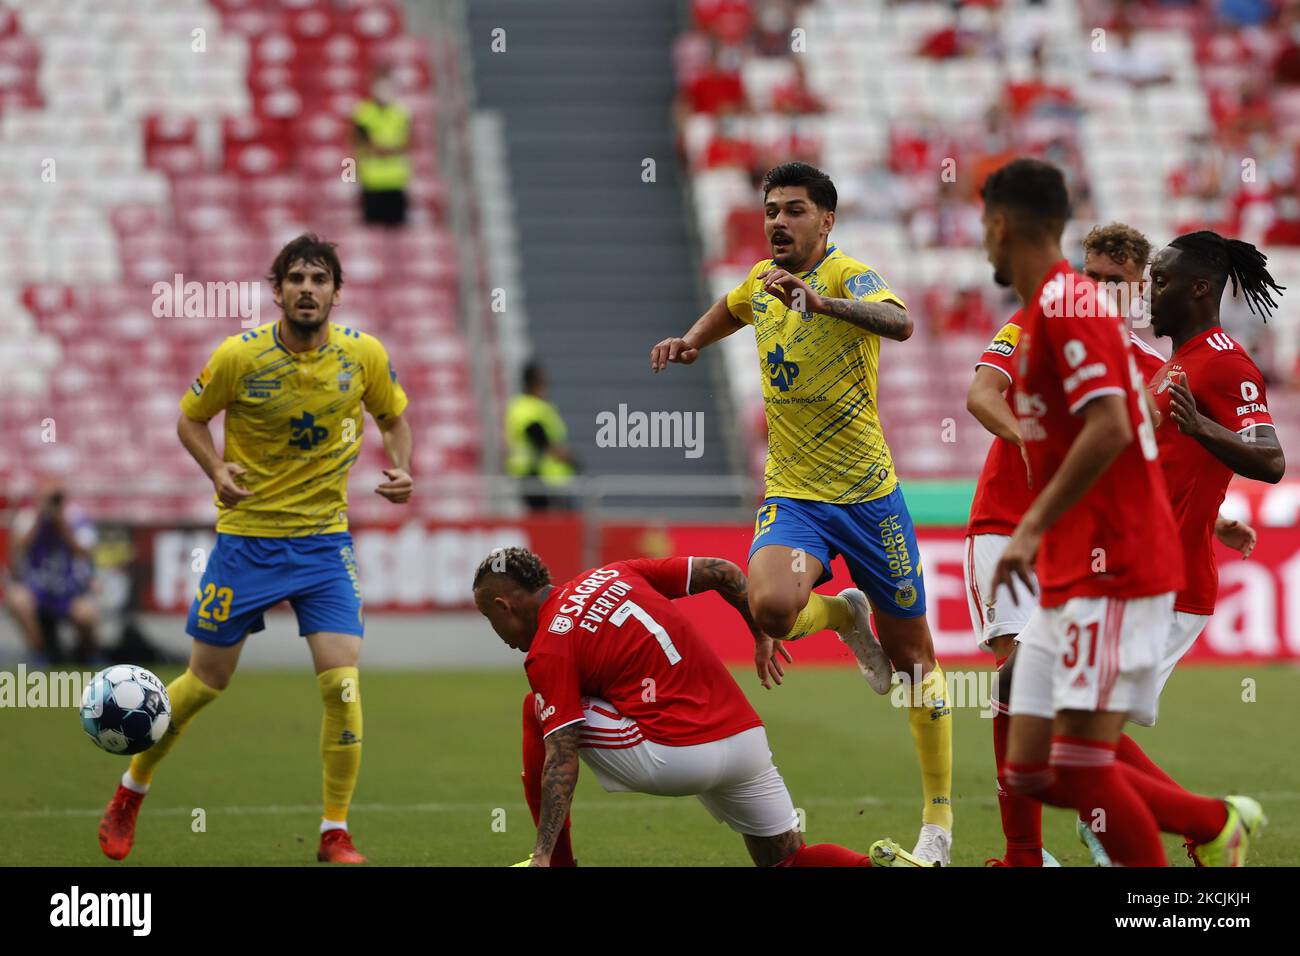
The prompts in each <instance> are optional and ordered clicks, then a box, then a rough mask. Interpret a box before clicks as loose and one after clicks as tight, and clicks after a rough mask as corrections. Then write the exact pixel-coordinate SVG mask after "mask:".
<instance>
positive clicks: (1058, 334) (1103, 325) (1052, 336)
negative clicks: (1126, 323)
mask: <svg viewBox="0 0 1300 956" xmlns="http://www.w3.org/2000/svg"><path fill="white" fill-rule="evenodd" d="M1046 325H1047V327H1048V345H1049V348H1050V349H1051V355H1052V360H1053V361H1054V362H1055V364H1056V370H1057V372H1058V374H1059V375H1060V376H1061V388H1062V389H1063V390H1064V392H1065V402H1066V404H1067V405H1068V406H1069V408H1070V414H1072V415H1077V414H1079V412H1081V411H1082V410H1083V407H1084V406H1085V405H1087V404H1088V403H1089V402H1090V401H1092V400H1093V399H1094V398H1101V397H1102V396H1103V395H1124V394H1125V393H1126V392H1127V389H1126V387H1125V384H1124V383H1125V382H1127V381H1128V376H1129V375H1130V374H1131V373H1130V372H1129V364H1128V363H1129V355H1130V346H1129V344H1128V341H1127V337H1128V334H1127V332H1125V331H1123V330H1122V329H1121V327H1120V321H1119V319H1116V318H1112V317H1110V316H1097V317H1095V318H1074V319H1069V320H1065V319H1057V320H1054V321H1053V320H1049V321H1048V322H1047V323H1046Z"/></svg>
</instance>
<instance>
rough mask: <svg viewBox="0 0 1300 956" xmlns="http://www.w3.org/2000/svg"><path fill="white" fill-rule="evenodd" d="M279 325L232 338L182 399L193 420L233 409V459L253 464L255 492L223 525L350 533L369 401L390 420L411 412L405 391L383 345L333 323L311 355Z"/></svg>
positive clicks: (250, 531) (295, 533) (229, 431)
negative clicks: (353, 472)
mask: <svg viewBox="0 0 1300 956" xmlns="http://www.w3.org/2000/svg"><path fill="white" fill-rule="evenodd" d="M276 324H277V323H274V322H273V323H270V324H268V325H262V326H258V327H257V328H256V329H251V330H249V331H248V332H244V333H243V334H241V335H232V336H231V337H230V338H228V339H226V340H225V341H224V342H222V343H221V345H220V346H218V347H217V350H216V351H215V352H213V353H212V358H210V359H209V360H208V364H207V367H206V368H205V369H204V370H203V372H202V374H201V375H199V377H198V379H197V380H196V381H195V382H194V384H193V385H191V386H190V390H189V391H188V392H186V393H185V396H184V397H183V398H182V399H181V412H182V413H184V415H185V416H186V417H187V418H191V419H193V420H195V421H200V422H206V421H209V420H210V419H212V418H213V416H215V415H216V414H217V413H218V412H220V411H222V410H224V411H225V413H226V427H225V435H226V447H225V455H224V458H225V460H226V461H230V462H234V463H235V464H238V465H242V466H243V467H244V468H247V469H248V472H247V473H246V474H245V475H243V476H242V477H241V479H240V481H241V482H242V484H243V486H244V487H245V488H247V489H248V490H249V491H251V492H253V497H251V498H248V499H245V500H244V501H241V502H240V503H239V504H238V505H236V506H235V507H233V508H227V507H225V506H223V505H222V504H221V502H220V501H219V500H218V501H217V509H218V513H217V530H218V531H220V532H223V533H226V534H241V535H250V536H254V537H271V538H290V537H299V536H301V535H308V534H328V533H331V532H335V531H346V530H347V527H348V516H347V507H348V470H349V469H350V468H351V467H352V464H353V463H354V462H355V461H356V460H357V454H358V453H359V452H360V450H361V431H362V423H363V420H364V416H363V415H362V408H361V406H362V404H363V403H364V404H365V408H366V410H367V411H369V412H370V414H371V415H373V416H374V417H375V419H376V420H380V421H382V420H383V419H384V418H386V417H391V416H395V415H400V414H402V411H403V410H404V409H405V408H406V393H405V392H404V391H403V390H402V386H400V385H398V384H397V375H396V373H394V372H393V368H392V364H391V363H390V362H389V360H388V353H386V352H385V351H384V347H383V345H381V344H380V342H379V340H378V339H376V338H375V337H374V336H372V335H367V334H366V333H365V332H361V331H358V330H356V329H349V328H347V327H345V326H342V325H334V324H333V323H330V334H329V341H327V342H326V343H325V344H324V345H322V346H321V347H320V348H318V349H313V350H311V351H308V352H298V353H295V352H290V351H289V350H288V349H287V348H285V347H284V346H283V345H281V344H280V337H279V334H278V332H277V330H276Z"/></svg>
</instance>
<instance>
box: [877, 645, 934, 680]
mask: <svg viewBox="0 0 1300 956" xmlns="http://www.w3.org/2000/svg"><path fill="white" fill-rule="evenodd" d="M882 643H883V642H882ZM885 653H886V654H887V655H888V656H889V662H890V663H891V664H893V665H894V670H895V671H897V672H898V673H899V674H902V675H903V677H904V678H905V679H906V680H909V681H916V680H918V679H920V680H924V678H925V675H926V674H928V673H930V671H932V670H934V663H935V661H934V655H933V654H931V653H928V652H927V651H926V650H925V649H924V648H921V647H916V646H912V645H907V644H903V645H896V646H892V647H889V646H887V647H885Z"/></svg>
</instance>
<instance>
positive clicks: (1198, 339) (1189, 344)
mask: <svg viewBox="0 0 1300 956" xmlns="http://www.w3.org/2000/svg"><path fill="white" fill-rule="evenodd" d="M1222 331H1223V326H1222V325H1216V326H1214V327H1212V328H1208V329H1206V330H1205V331H1204V332H1202V333H1201V334H1200V335H1197V336H1194V337H1193V338H1190V339H1188V340H1187V341H1186V342H1184V343H1183V347H1182V348H1180V349H1179V350H1178V351H1177V352H1175V353H1174V354H1173V355H1171V356H1169V358H1170V360H1171V361H1172V360H1173V359H1174V358H1176V357H1177V356H1179V355H1186V354H1187V353H1188V352H1189V351H1191V350H1192V349H1193V348H1195V347H1196V346H1198V345H1200V344H1201V343H1202V342H1204V341H1205V340H1206V339H1208V338H1209V337H1210V336H1211V335H1213V334H1214V333H1215V332H1222Z"/></svg>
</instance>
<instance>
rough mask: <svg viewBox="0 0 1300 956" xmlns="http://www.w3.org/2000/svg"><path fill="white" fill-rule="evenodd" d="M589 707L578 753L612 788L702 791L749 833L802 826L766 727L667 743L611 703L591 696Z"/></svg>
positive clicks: (712, 808)
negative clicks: (679, 743) (646, 735)
mask: <svg viewBox="0 0 1300 956" xmlns="http://www.w3.org/2000/svg"><path fill="white" fill-rule="evenodd" d="M582 708H583V716H584V717H585V718H586V723H585V724H584V725H583V727H582V730H581V732H580V734H579V737H578V740H579V744H578V746H579V748H580V749H579V750H578V755H579V756H580V757H581V758H582V760H583V762H584V763H586V765H587V766H588V768H590V770H591V772H592V773H593V774H594V775H595V777H596V780H597V781H599V783H600V785H601V786H602V787H604V788H605V789H606V790H608V791H610V792H611V793H620V792H631V793H649V794H653V795H655V796H662V797H686V796H694V797H698V798H699V801H700V803H702V804H704V806H705V808H706V809H707V810H708V811H709V813H711V814H713V817H714V819H716V820H717V821H718V822H719V823H725V824H727V826H729V827H731V829H733V830H735V831H736V832H737V833H742V834H747V835H748V836H756V837H770V836H777V835H779V834H782V833H786V832H788V831H790V830H794V829H797V828H798V825H799V824H798V817H797V816H796V814H795V812H794V802H793V801H792V800H791V799H790V791H788V790H787V789H786V787H785V781H784V780H782V779H781V774H780V773H779V772H777V769H776V767H775V765H773V763H772V751H771V750H770V749H769V748H768V745H767V732H766V731H765V730H764V729H763V728H762V727H751V728H750V729H749V730H745V731H742V732H740V733H738V734H735V735H733V736H731V737H724V738H722V739H721V740H712V741H710V742H708V743H705V744H694V745H692V746H689V747H667V746H664V745H663V744H657V743H654V742H653V741H650V740H646V739H645V738H644V737H643V736H642V735H641V729H640V727H638V726H637V723H636V721H634V720H632V719H631V718H629V717H624V716H623V715H622V714H620V713H618V711H616V710H615V709H614V706H613V705H612V704H610V703H609V702H608V701H604V700H601V699H600V698H598V697H584V698H583V701H582Z"/></svg>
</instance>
